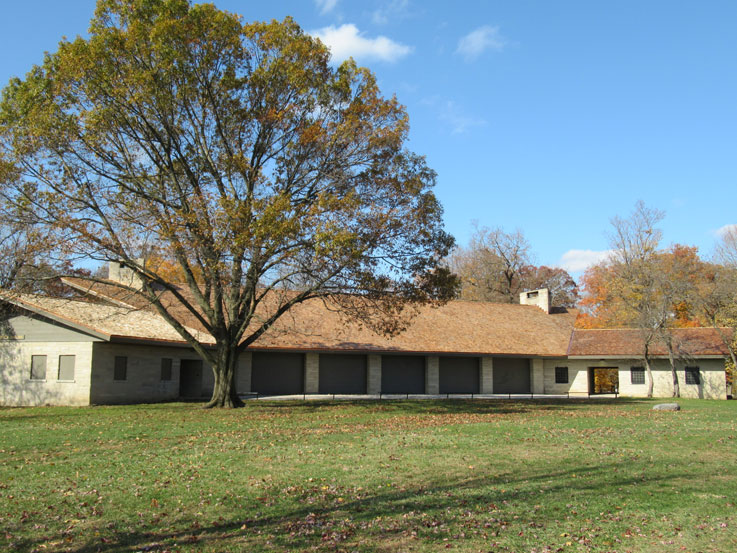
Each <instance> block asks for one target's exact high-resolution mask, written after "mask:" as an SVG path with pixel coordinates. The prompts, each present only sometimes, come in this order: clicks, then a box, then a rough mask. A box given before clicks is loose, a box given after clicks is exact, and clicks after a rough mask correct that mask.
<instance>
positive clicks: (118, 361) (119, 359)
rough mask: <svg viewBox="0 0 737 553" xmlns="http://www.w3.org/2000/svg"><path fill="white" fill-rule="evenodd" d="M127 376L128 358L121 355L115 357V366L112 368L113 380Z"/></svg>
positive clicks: (124, 378)
mask: <svg viewBox="0 0 737 553" xmlns="http://www.w3.org/2000/svg"><path fill="white" fill-rule="evenodd" d="M127 378H128V358H127V357H123V356H120V355H119V356H116V357H115V368H114V370H113V380H126V379H127Z"/></svg>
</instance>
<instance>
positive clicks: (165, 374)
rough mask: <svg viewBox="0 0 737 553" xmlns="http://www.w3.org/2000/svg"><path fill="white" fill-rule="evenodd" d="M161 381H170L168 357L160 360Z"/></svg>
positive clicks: (169, 360)
mask: <svg viewBox="0 0 737 553" xmlns="http://www.w3.org/2000/svg"><path fill="white" fill-rule="evenodd" d="M161 380H171V359H170V358H168V357H163V358H162V359H161Z"/></svg>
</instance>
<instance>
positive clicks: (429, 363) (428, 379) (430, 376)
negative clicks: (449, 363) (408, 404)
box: [425, 355, 440, 395]
mask: <svg viewBox="0 0 737 553" xmlns="http://www.w3.org/2000/svg"><path fill="white" fill-rule="evenodd" d="M425 393H426V394H431V395H437V394H439V393H440V358H439V357H438V356H437V355H428V356H427V357H425Z"/></svg>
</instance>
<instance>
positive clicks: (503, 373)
mask: <svg viewBox="0 0 737 553" xmlns="http://www.w3.org/2000/svg"><path fill="white" fill-rule="evenodd" d="M531 390H532V387H531V384H530V360H529V359H526V358H520V357H494V393H495V394H529V393H530V391H531Z"/></svg>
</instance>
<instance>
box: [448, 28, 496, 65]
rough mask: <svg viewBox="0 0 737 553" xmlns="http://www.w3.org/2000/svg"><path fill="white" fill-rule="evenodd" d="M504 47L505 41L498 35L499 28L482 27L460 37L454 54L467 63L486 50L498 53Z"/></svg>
mask: <svg viewBox="0 0 737 553" xmlns="http://www.w3.org/2000/svg"><path fill="white" fill-rule="evenodd" d="M506 45H507V41H506V40H505V39H504V37H502V35H501V34H499V27H492V26H491V25H484V26H482V27H479V28H478V29H474V30H473V31H471V32H470V33H468V34H467V35H466V36H464V37H461V39H460V40H459V41H458V48H456V53H458V54H461V55H462V56H463V57H465V58H466V60H467V61H470V60H473V59H475V58H477V57H479V56H480V55H481V54H482V53H484V52H485V51H486V50H496V51H497V52H499V51H501V50H503V49H504V47H505V46H506Z"/></svg>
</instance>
